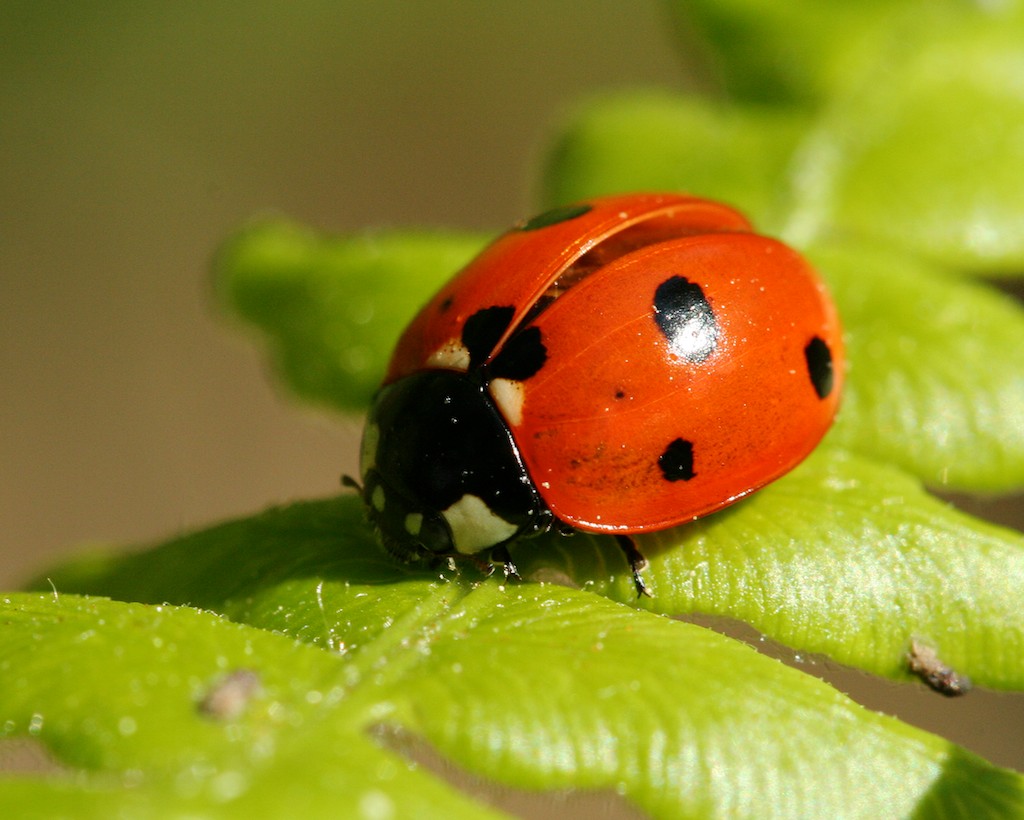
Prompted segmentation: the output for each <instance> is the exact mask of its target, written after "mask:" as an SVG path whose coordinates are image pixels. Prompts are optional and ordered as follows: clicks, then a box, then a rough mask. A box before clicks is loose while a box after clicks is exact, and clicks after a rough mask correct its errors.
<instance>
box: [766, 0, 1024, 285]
mask: <svg viewBox="0 0 1024 820" xmlns="http://www.w3.org/2000/svg"><path fill="white" fill-rule="evenodd" d="M972 5H973V4H972ZM916 11H917V12H919V13H915V14H913V15H908V16H906V17H904V18H902V19H901V21H900V23H899V25H895V26H893V27H892V28H891V29H890V30H888V31H887V38H886V39H885V40H884V41H881V42H879V43H878V44H877V47H876V48H875V50H874V51H872V52H871V53H869V54H867V55H865V59H864V61H863V64H862V66H861V70H860V71H858V72H857V73H855V74H853V75H852V76H851V78H850V80H849V82H848V83H847V85H846V87H844V89H843V90H842V91H841V92H840V93H839V94H837V95H836V96H835V97H834V98H833V99H832V100H831V101H830V102H829V104H828V105H826V106H825V107H824V108H823V109H822V110H821V112H820V116H819V117H818V118H817V120H816V123H815V125H814V126H813V127H812V129H811V130H810V131H809V132H808V134H807V137H806V139H805V140H804V142H803V144H802V146H801V148H800V150H799V151H798V152H797V155H796V156H795V158H794V164H793V175H792V181H793V184H792V187H791V189H790V194H791V200H790V206H789V209H790V211H791V220H790V223H789V225H788V227H787V229H786V230H785V232H784V233H785V235H786V236H788V237H789V238H790V239H791V240H793V241H795V242H796V243H797V244H806V243H808V242H809V241H811V240H812V239H813V238H820V237H823V236H830V235H835V234H842V235H843V236H844V237H859V238H860V239H862V240H867V241H869V242H878V243H883V244H887V245H892V246H894V247H897V248H903V249H905V250H907V251H909V252H910V253H913V254H917V255H920V256H924V257H927V258H930V259H932V260H934V261H936V262H939V263H942V264H944V265H947V266H952V267H957V268H962V269H967V270H976V271H986V272H992V273H998V274H1018V275H1019V274H1020V273H1022V272H1024V230H1022V226H1024V197H1021V196H1020V186H1019V184H1018V182H1019V180H1020V179H1021V178H1024V149H1022V147H1021V134H1022V133H1024V94H1022V93H1021V92H1022V89H1024V49H1022V48H1021V42H1024V11H1022V10H1021V9H1020V7H1019V4H1017V5H1016V7H1014V4H1007V6H1006V9H1005V11H1004V10H995V11H993V12H992V13H988V12H983V11H979V10H978V9H977V8H976V9H974V10H972V11H970V12H965V13H962V14H945V13H942V12H941V11H926V10H925V9H917V10H916Z"/></svg>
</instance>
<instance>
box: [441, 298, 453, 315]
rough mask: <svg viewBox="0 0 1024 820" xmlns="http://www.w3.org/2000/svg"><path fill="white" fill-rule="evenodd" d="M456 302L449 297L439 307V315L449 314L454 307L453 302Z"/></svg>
mask: <svg viewBox="0 0 1024 820" xmlns="http://www.w3.org/2000/svg"><path fill="white" fill-rule="evenodd" d="M454 301H455V300H454V299H452V297H451V296H449V297H447V298H446V299H445V300H444V301H443V302H441V304H439V305H438V306H437V312H438V313H447V312H448V310H449V309H450V308H451V306H452V302H454Z"/></svg>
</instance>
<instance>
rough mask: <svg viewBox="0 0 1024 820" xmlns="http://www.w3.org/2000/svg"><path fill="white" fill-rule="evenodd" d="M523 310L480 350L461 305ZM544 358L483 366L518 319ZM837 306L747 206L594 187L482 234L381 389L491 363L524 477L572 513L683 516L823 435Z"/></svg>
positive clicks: (637, 523) (836, 356)
mask: <svg viewBox="0 0 1024 820" xmlns="http://www.w3.org/2000/svg"><path fill="white" fill-rule="evenodd" d="M496 307H503V308H508V309H510V310H511V313H510V315H511V321H509V322H508V324H507V327H505V328H504V330H503V331H501V332H500V333H499V334H496V336H495V340H496V341H495V343H494V344H493V346H492V347H491V349H490V350H489V352H487V353H486V355H483V356H479V355H478V356H477V357H476V359H475V360H474V361H472V362H471V361H470V358H471V357H470V355H469V351H468V350H467V348H466V344H465V343H464V342H465V340H464V338H463V336H464V332H465V330H466V323H467V320H470V319H471V317H474V316H478V315H480V314H481V312H485V311H487V310H488V309H491V308H496ZM527 329H535V330H533V331H532V332H533V333H536V331H539V337H540V340H541V343H542V346H543V350H544V353H545V356H544V359H543V364H542V365H541V366H539V368H538V369H536V372H534V373H531V374H529V376H528V377H527V378H522V379H508V378H500V377H498V378H491V377H489V376H488V375H486V374H487V371H488V367H489V366H490V365H491V364H492V363H493V362H494V361H495V360H496V358H498V357H499V356H500V354H501V353H502V351H503V350H504V349H505V348H506V345H508V344H509V343H510V341H511V340H514V339H516V338H517V337H518V336H521V335H522V334H523V333H524V331H525V330H527ZM843 364H844V360H843V345H842V338H841V331H840V326H839V320H838V317H837V314H836V311H835V309H834V307H833V305H832V303H831V301H830V299H829V297H828V295H827V293H826V291H825V288H824V285H823V284H822V282H821V281H820V279H819V278H818V276H817V274H816V273H815V272H814V271H813V270H812V269H811V267H810V266H809V265H808V264H807V262H805V261H804V260H803V258H802V257H801V256H800V255H799V254H797V253H796V252H795V251H793V250H792V249H790V248H788V247H787V246H785V245H783V244H782V243H780V242H778V241H776V240H774V239H770V238H766V237H763V236H759V235H757V234H755V233H753V232H752V228H751V226H750V224H749V223H748V222H747V221H746V219H745V218H744V217H743V216H742V215H740V214H739V213H738V212H736V211H735V210H733V209H731V208H729V207H727V206H725V205H721V204H718V203H714V202H709V201H706V200H703V199H698V198H694V197H688V196H681V195H675V194H634V195H626V196H613V197H606V198H601V199H595V200H590V201H589V202H587V203H585V204H582V205H579V206H572V207H569V208H565V209H559V210H557V211H554V212H550V213H548V214H545V215H542V216H541V217H538V218H536V219H534V220H531V221H530V222H528V223H525V224H524V225H521V226H519V227H517V228H515V229H513V230H511V231H509V232H507V233H505V234H504V235H502V236H501V237H499V238H498V239H497V240H496V241H495V242H494V243H493V244H492V245H490V246H489V247H488V248H487V249H485V250H484V251H483V252H482V253H481V254H480V255H479V256H478V257H477V258H476V259H475V260H473V261H472V262H471V263H470V264H469V265H468V266H467V267H466V268H464V269H463V270H462V271H461V272H460V273H459V274H457V275H456V276H455V277H454V278H453V279H452V280H451V281H450V282H449V283H448V284H447V285H445V286H444V287H443V288H442V289H441V291H440V292H439V293H438V294H437V295H436V296H435V297H434V298H433V299H432V300H431V301H430V302H429V303H428V304H427V305H426V306H425V307H424V308H423V310H422V311H421V312H420V313H419V314H418V315H417V316H416V318H415V319H414V320H413V321H412V323H411V324H410V325H409V327H408V328H407V330H406V331H405V333H404V334H403V335H402V337H401V339H400V341H399V343H398V346H397V348H396V350H395V353H394V356H393V358H392V360H391V364H390V367H389V369H388V373H387V377H386V379H385V385H387V384H392V383H395V382H398V381H399V380H401V379H402V378H403V377H407V376H410V375H412V374H414V373H418V372H422V371H424V370H431V369H451V370H455V371H466V370H469V369H472V370H474V371H475V372H479V373H481V374H484V375H482V376H481V378H483V379H484V381H485V382H486V385H487V390H488V392H489V395H490V396H491V398H492V400H493V401H494V403H495V404H496V405H497V407H498V409H499V410H500V412H501V413H502V416H503V418H504V421H505V423H506V424H507V426H508V429H509V431H510V432H511V436H512V439H513V440H514V443H515V445H516V447H517V448H518V451H519V454H520V457H521V459H522V462H523V464H524V465H525V468H526V471H527V473H528V475H529V479H531V480H532V482H533V483H534V484H535V486H536V488H537V491H538V492H539V494H540V496H541V497H542V498H543V501H544V503H545V504H546V505H547V506H548V508H549V509H550V511H551V513H553V515H554V516H555V518H557V519H558V520H560V521H562V522H565V523H567V524H570V525H572V526H573V527H575V528H578V529H581V530H586V531H592V532H611V533H617V534H630V533H640V532H645V531H651V530H658V529H663V528H666V527H670V526H674V525H676V524H680V523H683V522H686V521H689V520H692V519H694V518H698V517H701V516H704V515H707V514H709V513H711V512H714V511H716V510H718V509H721V508H723V507H725V506H727V505H729V504H732V503H733V502H735V501H737V500H738V499H740V498H742V497H743V496H745V495H747V494H748V493H750V492H752V491H754V490H756V489H758V488H760V487H762V486H764V485H765V484H767V483H769V482H771V481H773V480H774V479H776V478H778V477H779V476H781V475H783V474H785V473H786V472H788V471H789V470H791V469H792V468H793V467H795V466H796V465H797V464H798V463H800V462H801V461H802V460H803V459H804V458H805V457H806V456H807V455H808V454H809V453H810V452H811V451H812V450H813V449H814V447H815V446H816V445H817V443H818V441H819V440H820V439H821V437H822V436H823V435H824V433H825V432H826V431H827V429H828V428H829V426H830V424H831V422H832V419H833V416H834V415H835V412H836V409H837V405H838V401H839V395H840V392H841V386H842V378H843Z"/></svg>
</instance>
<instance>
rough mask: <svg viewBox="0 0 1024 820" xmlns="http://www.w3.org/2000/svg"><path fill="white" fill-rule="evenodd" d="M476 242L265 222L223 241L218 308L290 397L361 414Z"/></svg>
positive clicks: (452, 236) (463, 236)
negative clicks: (241, 322)
mask: <svg viewBox="0 0 1024 820" xmlns="http://www.w3.org/2000/svg"><path fill="white" fill-rule="evenodd" d="M482 244H483V241H482V240H481V239H479V238H477V237H475V236H472V235H469V234H459V235H455V234H450V233H448V234H434V233H427V232H422V231H420V232H413V231H403V232H400V233H398V232H396V233H390V234H388V233H379V234H373V233H363V234H358V235H352V236H345V237H329V236H324V235H322V234H319V233H317V232H315V231H312V230H310V229H308V228H303V227H300V226H298V225H293V224H289V223H268V224H263V225H257V226H254V227H251V228H249V229H247V230H244V231H242V232H240V233H239V234H238V235H237V236H236V237H234V238H233V239H232V240H231V241H229V242H227V243H225V245H224V246H223V247H222V248H221V250H220V252H219V253H218V254H217V257H216V260H215V265H214V275H215V286H216V291H217V294H218V296H219V298H220V300H221V302H222V303H223V304H224V305H225V306H227V307H229V308H230V309H231V310H232V311H234V312H236V313H237V314H238V315H240V316H242V317H243V318H245V319H246V320H248V321H249V322H250V323H252V324H254V325H256V326H257V327H259V328H260V329H261V330H262V331H263V332H264V334H265V336H266V339H267V342H268V344H269V350H270V355H271V358H272V360H273V362H274V364H275V366H276V367H277V368H278V370H279V371H280V372H281V375H282V376H283V378H284V379H285V380H286V381H287V382H288V383H289V384H290V386H291V387H292V389H294V390H295V391H296V392H297V393H298V394H299V395H301V396H304V397H305V398H308V399H311V400H313V401H316V402H323V403H326V404H329V405H332V406H334V407H339V408H341V409H345V410H360V409H362V408H364V407H365V406H366V405H367V404H368V403H369V400H370V397H371V396H372V395H373V394H374V392H376V390H377V387H378V385H379V383H380V378H381V374H382V373H383V372H384V369H385V367H386V365H387V361H388V358H387V357H388V356H389V355H390V352H391V349H392V348H393V347H394V344H395V342H396V341H397V339H398V335H399V333H400V332H401V330H402V328H403V327H404V326H405V325H406V323H408V321H409V320H410V319H411V318H412V316H413V315H414V314H415V313H416V311H417V310H418V309H419V308H420V307H421V306H422V304H423V303H424V302H425V301H426V300H427V298H428V297H429V296H430V295H431V294H432V293H433V292H434V290H436V289H437V287H439V286H440V284H441V283H442V282H443V281H444V280H445V279H447V278H448V277H449V276H451V274H452V273H453V272H454V271H456V270H458V269H459V268H460V267H462V266H463V265H464V264H465V263H466V262H468V261H469V259H470V257H471V256H472V255H473V254H474V253H476V251H477V250H479V248H480V246H481V245H482Z"/></svg>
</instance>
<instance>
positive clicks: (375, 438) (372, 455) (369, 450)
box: [359, 421, 380, 484]
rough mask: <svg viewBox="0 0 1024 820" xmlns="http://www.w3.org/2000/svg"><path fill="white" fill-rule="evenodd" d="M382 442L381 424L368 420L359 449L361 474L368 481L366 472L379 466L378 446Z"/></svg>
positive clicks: (364, 480)
mask: <svg viewBox="0 0 1024 820" xmlns="http://www.w3.org/2000/svg"><path fill="white" fill-rule="evenodd" d="M379 444H380V425H378V424H375V423H374V422H372V421H368V422H366V427H364V428H363V443H362V445H361V446H360V449H359V474H360V475H361V476H362V477H363V483H364V484H365V483H366V474H367V473H368V472H370V470H372V469H373V468H374V467H376V466H377V446H378V445H379Z"/></svg>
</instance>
